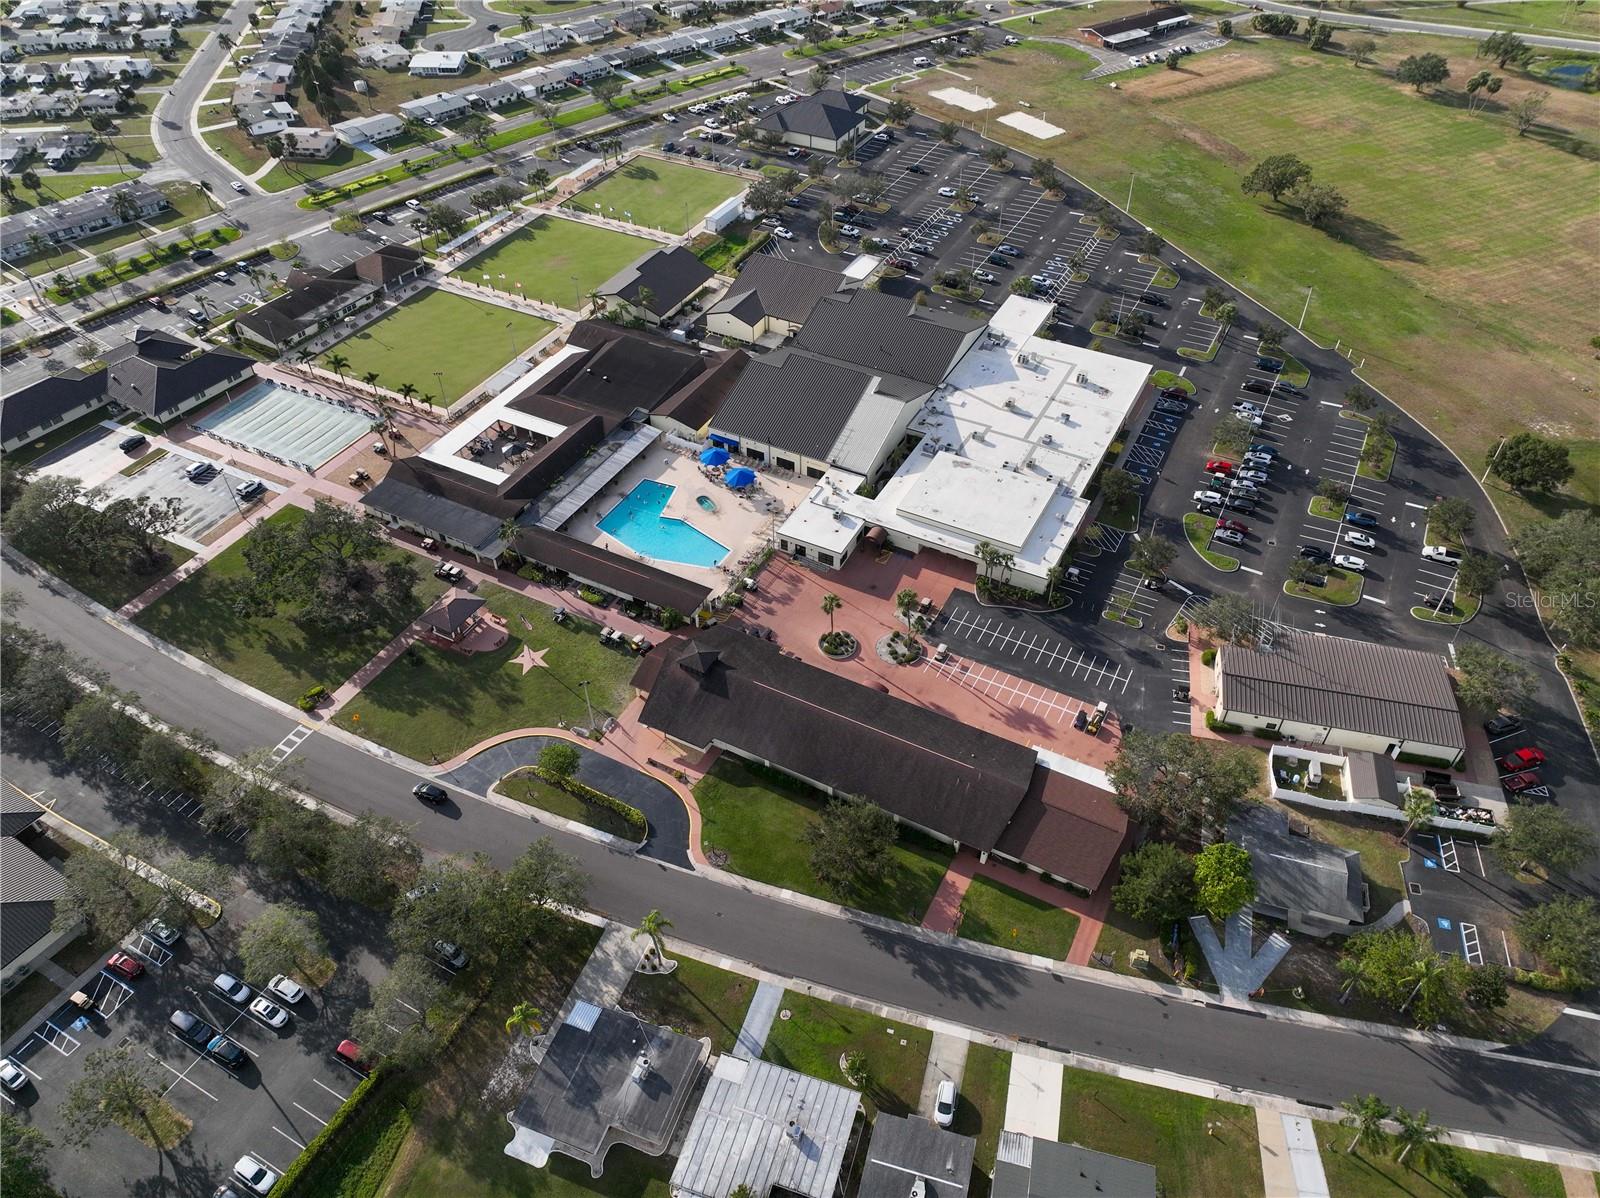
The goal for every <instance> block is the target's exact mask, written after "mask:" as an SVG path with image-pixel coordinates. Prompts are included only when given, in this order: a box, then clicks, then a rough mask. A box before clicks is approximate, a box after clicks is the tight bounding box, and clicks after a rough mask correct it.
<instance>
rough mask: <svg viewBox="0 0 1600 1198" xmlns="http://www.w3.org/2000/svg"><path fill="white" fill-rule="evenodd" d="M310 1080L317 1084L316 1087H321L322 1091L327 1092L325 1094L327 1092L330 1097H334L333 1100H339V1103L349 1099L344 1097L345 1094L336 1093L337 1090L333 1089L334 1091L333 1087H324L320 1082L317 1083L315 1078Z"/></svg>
mask: <svg viewBox="0 0 1600 1198" xmlns="http://www.w3.org/2000/svg"><path fill="white" fill-rule="evenodd" d="M311 1080H312V1081H313V1082H316V1084H317V1085H318V1086H321V1087H322V1089H324V1090H326V1091H327V1092H328V1093H329V1094H332V1095H333V1096H334V1097H335V1098H337V1099H338V1100H339V1101H340V1102H343V1101H344V1100H345V1099H346V1098H347V1097H349V1096H348V1095H346V1094H341V1093H339V1091H337V1090H335V1089H334V1088H333V1087H332V1086H324V1085H323V1084H322V1083H321V1082H319V1081H317V1079H316V1078H312V1079H311Z"/></svg>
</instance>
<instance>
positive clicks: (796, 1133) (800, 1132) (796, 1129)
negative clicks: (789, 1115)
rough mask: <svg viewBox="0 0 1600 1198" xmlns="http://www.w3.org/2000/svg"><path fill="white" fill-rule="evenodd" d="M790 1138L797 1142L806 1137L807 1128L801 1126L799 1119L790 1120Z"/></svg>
mask: <svg viewBox="0 0 1600 1198" xmlns="http://www.w3.org/2000/svg"><path fill="white" fill-rule="evenodd" d="M789 1138H790V1139H791V1140H793V1141H794V1142H795V1143H796V1144H798V1143H800V1142H801V1141H802V1140H804V1139H805V1138H806V1129H805V1128H803V1127H801V1126H800V1121H799V1120H798V1119H791V1120H789Z"/></svg>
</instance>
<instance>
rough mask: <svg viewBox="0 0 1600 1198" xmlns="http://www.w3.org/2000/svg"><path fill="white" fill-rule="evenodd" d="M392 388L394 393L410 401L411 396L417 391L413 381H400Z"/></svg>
mask: <svg viewBox="0 0 1600 1198" xmlns="http://www.w3.org/2000/svg"><path fill="white" fill-rule="evenodd" d="M394 390H395V394H396V395H398V396H399V397H400V398H401V399H403V400H405V401H406V402H407V403H410V402H411V399H412V397H413V396H415V395H416V393H417V385H416V384H415V383H401V384H400V385H399V386H398V387H396V388H395V389H394Z"/></svg>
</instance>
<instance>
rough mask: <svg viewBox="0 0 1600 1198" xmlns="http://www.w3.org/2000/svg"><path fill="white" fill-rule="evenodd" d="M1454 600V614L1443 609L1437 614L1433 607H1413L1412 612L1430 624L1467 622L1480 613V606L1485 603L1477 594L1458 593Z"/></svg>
mask: <svg viewBox="0 0 1600 1198" xmlns="http://www.w3.org/2000/svg"><path fill="white" fill-rule="evenodd" d="M1452 602H1453V603H1454V604H1455V605H1456V610H1455V614H1454V615H1451V614H1450V613H1448V612H1443V611H1441V612H1438V613H1437V614H1436V613H1435V612H1434V609H1433V608H1431V607H1413V608H1412V609H1411V614H1412V616H1414V617H1415V618H1416V619H1418V620H1422V621H1424V622H1425V623H1428V624H1450V625H1455V624H1465V623H1466V622H1467V621H1468V620H1470V619H1472V617H1473V616H1475V615H1477V614H1478V608H1479V607H1481V606H1482V605H1483V599H1482V598H1481V597H1479V596H1477V595H1457V596H1455V598H1454V599H1453V600H1452Z"/></svg>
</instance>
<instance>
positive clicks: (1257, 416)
mask: <svg viewBox="0 0 1600 1198" xmlns="http://www.w3.org/2000/svg"><path fill="white" fill-rule="evenodd" d="M1234 415H1235V416H1237V417H1238V418H1239V419H1240V420H1243V421H1244V422H1245V423H1246V424H1248V425H1250V426H1251V427H1252V428H1260V427H1261V413H1260V412H1235V413H1234Z"/></svg>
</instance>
